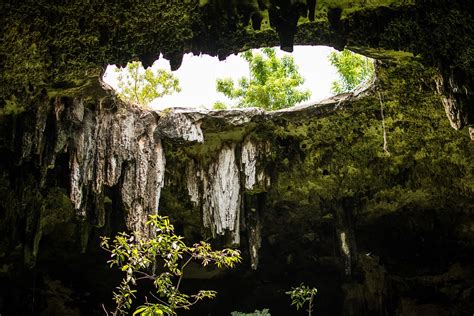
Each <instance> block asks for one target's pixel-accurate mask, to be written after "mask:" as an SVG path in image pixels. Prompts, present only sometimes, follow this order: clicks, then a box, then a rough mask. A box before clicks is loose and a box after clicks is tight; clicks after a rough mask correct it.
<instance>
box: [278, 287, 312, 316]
mask: <svg viewBox="0 0 474 316" xmlns="http://www.w3.org/2000/svg"><path fill="white" fill-rule="evenodd" d="M316 293H318V290H317V289H316V288H314V287H313V288H310V287H308V286H306V285H304V284H303V283H301V284H300V286H298V287H295V288H292V290H291V291H288V292H286V294H288V295H290V297H291V305H296V309H297V310H299V309H300V308H302V307H303V306H304V305H305V304H306V303H308V309H307V311H308V315H310V316H311V313H312V311H313V299H314V296H315V295H316Z"/></svg>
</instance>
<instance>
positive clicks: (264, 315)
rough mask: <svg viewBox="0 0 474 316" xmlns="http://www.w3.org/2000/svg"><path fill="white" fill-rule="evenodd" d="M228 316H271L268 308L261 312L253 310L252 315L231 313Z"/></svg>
mask: <svg viewBox="0 0 474 316" xmlns="http://www.w3.org/2000/svg"><path fill="white" fill-rule="evenodd" d="M230 316H271V314H270V311H269V310H268V308H265V309H263V310H261V311H260V310H255V312H253V313H242V312H232V313H230Z"/></svg>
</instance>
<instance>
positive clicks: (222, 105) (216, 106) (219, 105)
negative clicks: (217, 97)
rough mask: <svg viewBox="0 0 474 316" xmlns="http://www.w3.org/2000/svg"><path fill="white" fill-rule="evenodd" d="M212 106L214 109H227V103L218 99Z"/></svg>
mask: <svg viewBox="0 0 474 316" xmlns="http://www.w3.org/2000/svg"><path fill="white" fill-rule="evenodd" d="M212 108H213V109H214V110H225V109H227V105H225V103H224V102H221V101H217V102H215V103H214V104H213V105H212Z"/></svg>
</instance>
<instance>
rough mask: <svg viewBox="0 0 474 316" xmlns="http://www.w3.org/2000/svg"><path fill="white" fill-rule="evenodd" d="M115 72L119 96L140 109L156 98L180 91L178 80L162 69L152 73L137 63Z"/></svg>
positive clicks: (131, 63) (149, 69)
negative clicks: (116, 73)
mask: <svg viewBox="0 0 474 316" xmlns="http://www.w3.org/2000/svg"><path fill="white" fill-rule="evenodd" d="M117 72H118V73H119V75H118V88H119V96H120V97H121V98H122V99H123V100H125V101H127V102H130V103H135V104H137V105H139V106H141V107H148V104H149V103H150V102H151V101H153V100H154V99H156V98H160V97H163V96H165V95H168V94H172V93H174V92H180V91H181V87H180V85H179V80H178V79H177V78H176V77H175V76H174V75H173V74H172V73H171V72H169V71H166V70H164V69H157V70H156V71H153V70H152V69H151V68H150V67H149V68H147V69H144V68H143V66H142V63H141V62H139V61H134V62H130V63H128V64H127V66H126V67H124V68H118V69H117Z"/></svg>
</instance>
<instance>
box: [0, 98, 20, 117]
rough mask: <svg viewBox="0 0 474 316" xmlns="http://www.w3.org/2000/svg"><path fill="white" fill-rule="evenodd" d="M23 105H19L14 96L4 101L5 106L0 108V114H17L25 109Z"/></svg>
mask: <svg viewBox="0 0 474 316" xmlns="http://www.w3.org/2000/svg"><path fill="white" fill-rule="evenodd" d="M25 110H26V109H25V107H24V106H23V105H21V104H20V103H19V102H18V100H17V98H16V97H15V96H12V97H11V98H10V99H9V100H8V99H7V100H6V101H5V106H4V107H3V108H0V116H2V115H18V114H20V113H23V112H24V111H25Z"/></svg>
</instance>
